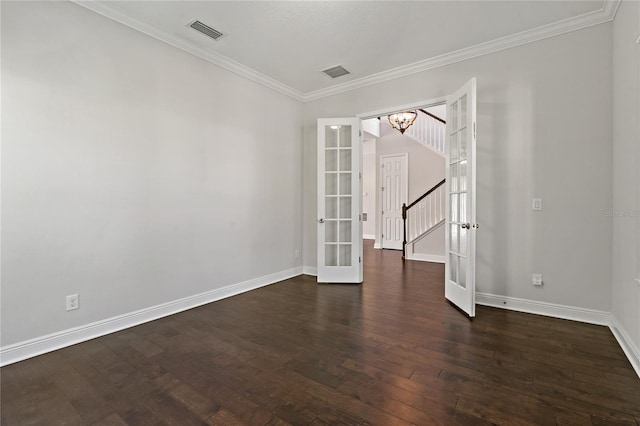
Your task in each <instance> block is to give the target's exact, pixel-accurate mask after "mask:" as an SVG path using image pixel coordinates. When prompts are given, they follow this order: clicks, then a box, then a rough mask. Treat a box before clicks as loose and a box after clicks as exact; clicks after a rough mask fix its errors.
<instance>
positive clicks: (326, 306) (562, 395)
mask: <svg viewBox="0 0 640 426" xmlns="http://www.w3.org/2000/svg"><path fill="white" fill-rule="evenodd" d="M365 244H366V250H365V282H364V284H362V285H318V284H316V283H315V278H313V277H309V276H301V277H297V278H293V279H290V280H287V281H283V282H280V283H277V284H274V285H271V286H268V287H265V288H261V289H259V290H255V291H252V292H249V293H245V294H242V295H239V296H235V297H232V298H229V299H225V300H222V301H219V302H215V303H212V304H209V305H206V306H202V307H200V308H197V309H192V310H190V311H187V312H183V313H180V314H177V315H173V316H171V317H167V318H164V319H160V320H157V321H154V322H151V323H148V324H144V325H141V326H138V327H135V328H131V329H128V330H124V331H121V332H118V333H114V334H110V335H108V336H104V337H101V338H98V339H94V340H92V341H89V342H85V343H82V344H78V345H75V346H72V347H69V348H65V349H62V350H59V351H56V352H52V353H49V354H46V355H42V356H39V357H36V358H32V359H29V360H26V361H23V362H20V363H16V364H13V365H9V366H6V367H4V368H2V369H1V370H0V378H1V386H2V387H1V402H2V405H1V410H2V414H1V419H2V425H3V426H10V425H58V424H64V425H201V424H209V425H236V424H247V425H286V424H292V425H327V424H328V425H404V424H417V425H431V424H441V425H475V424H491V423H495V424H504V425H521V424H527V425H556V424H561V425H605V424H627V425H638V424H640V379H639V378H638V377H637V376H636V374H635V373H634V371H633V369H632V368H631V366H630V364H629V362H628V361H627V359H626V358H625V356H624V354H623V352H622V350H621V349H620V347H619V346H618V344H617V343H616V341H615V339H614V337H613V336H612V334H611V332H610V331H609V329H608V328H606V327H600V326H594V325H587V324H581V323H577V322H572V321H565V320H558V319H552V318H546V317H541V316H536V315H529V314H523V313H517V312H510V311H504V310H499V309H492V308H485V307H478V309H477V317H476V318H475V319H474V320H473V321H470V320H468V319H466V318H465V317H464V316H463V315H462V314H461V313H460V312H458V311H457V310H456V309H454V308H453V307H452V306H451V305H449V304H448V303H447V302H446V301H445V300H444V297H443V294H444V290H443V275H444V269H443V266H442V265H438V264H432V263H421V262H410V261H408V262H406V263H405V264H404V265H403V263H402V261H401V260H400V253H399V252H392V251H384V252H383V251H381V250H373V249H372V248H371V246H370V244H369V242H365Z"/></svg>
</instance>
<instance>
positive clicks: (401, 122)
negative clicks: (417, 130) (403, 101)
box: [387, 111, 418, 134]
mask: <svg viewBox="0 0 640 426" xmlns="http://www.w3.org/2000/svg"><path fill="white" fill-rule="evenodd" d="M417 116H418V114H417V113H416V112H415V111H404V112H398V113H395V114H390V115H389V116H388V117H387V118H388V119H389V124H391V127H393V128H394V129H396V130H400V133H402V134H404V132H405V130H407V129H408V128H409V126H411V125H412V124H413V122H414V121H415V120H416V117H417Z"/></svg>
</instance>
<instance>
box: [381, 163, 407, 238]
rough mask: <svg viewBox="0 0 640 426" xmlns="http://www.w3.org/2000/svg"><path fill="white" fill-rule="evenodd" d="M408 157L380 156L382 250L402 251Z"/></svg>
mask: <svg viewBox="0 0 640 426" xmlns="http://www.w3.org/2000/svg"><path fill="white" fill-rule="evenodd" d="M408 163H409V162H408V156H407V154H406V153H405V154H400V155H385V156H380V176H381V184H382V185H381V191H382V192H381V195H382V196H381V197H380V199H381V200H382V236H381V237H382V248H383V249H395V250H402V241H403V238H402V237H403V235H402V203H407V198H408V183H407V180H408V167H409V166H408Z"/></svg>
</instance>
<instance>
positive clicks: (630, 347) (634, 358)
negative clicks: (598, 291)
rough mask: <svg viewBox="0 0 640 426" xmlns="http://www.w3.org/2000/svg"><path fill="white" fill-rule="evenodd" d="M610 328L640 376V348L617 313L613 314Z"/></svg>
mask: <svg viewBox="0 0 640 426" xmlns="http://www.w3.org/2000/svg"><path fill="white" fill-rule="evenodd" d="M609 328H610V329H611V332H612V333H613V335H614V337H615V338H616V340H617V341H618V344H619V345H620V347H621V348H622V350H623V351H624V354H625V355H626V356H627V358H628V359H629V362H630V363H631V366H632V367H633V369H634V370H636V374H637V375H638V377H640V350H638V347H637V346H636V345H634V344H633V340H631V338H630V337H629V334H627V332H626V330H625V329H624V328H623V327H622V325H620V323H619V322H618V319H617V318H616V317H615V315H611V323H610V324H609Z"/></svg>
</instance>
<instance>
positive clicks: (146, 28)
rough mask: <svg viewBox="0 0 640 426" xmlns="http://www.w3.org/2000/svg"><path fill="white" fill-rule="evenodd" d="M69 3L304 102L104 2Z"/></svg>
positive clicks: (280, 86) (266, 79)
mask: <svg viewBox="0 0 640 426" xmlns="http://www.w3.org/2000/svg"><path fill="white" fill-rule="evenodd" d="M70 1H71V2H73V3H75V4H77V5H78V6H82V7H84V8H86V9H89V10H91V11H93V12H95V13H98V14H100V15H102V16H105V17H107V18H109V19H112V20H114V21H116V22H119V23H121V24H123V25H126V26H127V27H130V28H133V29H134V30H137V31H140V32H141V33H143V34H146V35H148V36H151V37H153V38H155V39H158V40H160V41H163V42H165V43H167V44H170V45H171V46H173V47H177V48H178V49H180V50H184V51H185V52H187V53H191V54H192V55H195V56H197V57H199V58H201V59H204V60H205V61H207V62H211V63H212V64H215V65H218V66H220V67H222V68H224V69H226V70H228V71H231V72H233V73H235V74H238V75H239V76H241V77H244V78H246V79H248V80H251V81H254V82H256V83H258V84H260V85H262V86H265V87H268V88H270V89H273V90H275V91H276V92H280V93H282V94H283V95H286V96H289V97H291V98H293V99H295V100H298V101H303V100H304V94H303V93H302V92H300V91H298V90H296V89H294V88H292V87H289V86H287V85H286V84H283V83H280V82H279V81H277V80H275V79H273V78H271V77H267V76H266V75H264V74H262V73H259V72H258V71H255V70H254V69H252V68H249V67H247V66H245V65H242V64H241V63H239V62H236V61H234V60H232V59H229V58H227V57H226V56H224V55H221V54H219V53H216V52H210V51H206V50H204V49H200V48H198V47H195V46H192V45H190V44H189V43H186V42H184V41H182V40H180V39H178V38H176V37H174V36H172V35H171V34H168V33H166V32H164V31H161V30H159V29H157V28H154V27H152V26H150V25H147V24H145V23H143V22H140V21H138V20H137V19H133V18H130V17H128V16H126V15H124V14H122V13H120V12H117V11H115V10H113V9H112V8H111V7H109V6H108V4H107V2H106V1H99V0H70Z"/></svg>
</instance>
